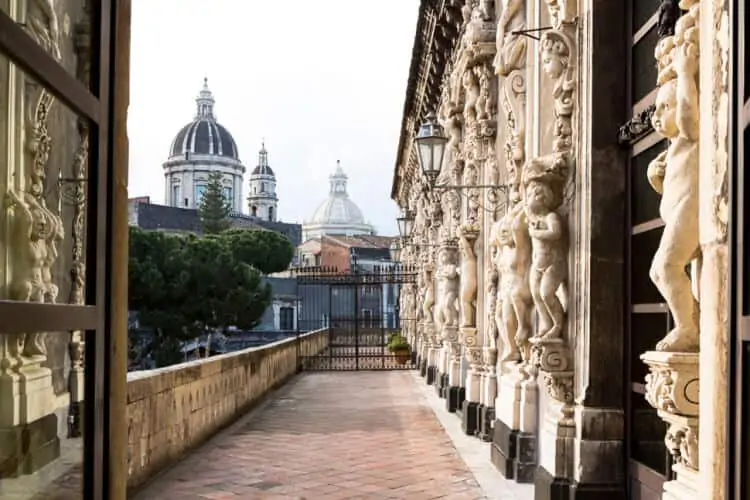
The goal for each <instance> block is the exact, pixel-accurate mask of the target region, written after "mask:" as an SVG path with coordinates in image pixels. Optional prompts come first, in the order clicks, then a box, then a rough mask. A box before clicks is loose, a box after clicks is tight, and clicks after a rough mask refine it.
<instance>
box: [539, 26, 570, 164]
mask: <svg viewBox="0 0 750 500" xmlns="http://www.w3.org/2000/svg"><path fill="white" fill-rule="evenodd" d="M541 53H542V69H543V70H544V73H545V74H546V75H547V76H548V77H549V78H550V79H552V81H553V82H554V86H553V89H552V97H553V98H554V111H555V128H554V131H553V135H554V138H553V149H554V150H555V151H569V150H570V149H571V148H572V147H573V143H572V133H573V131H572V128H571V117H572V116H573V105H574V100H573V93H574V91H575V87H576V78H577V76H576V66H575V63H574V60H573V57H572V56H573V41H572V40H571V39H570V37H569V36H568V35H567V34H566V33H565V32H563V31H558V30H551V31H547V32H545V33H544V35H542V39H541Z"/></svg>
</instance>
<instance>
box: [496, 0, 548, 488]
mask: <svg viewBox="0 0 750 500" xmlns="http://www.w3.org/2000/svg"><path fill="white" fill-rule="evenodd" d="M532 24H535V23H532ZM527 27H528V22H527V2H525V1H523V0H512V1H509V2H505V3H504V4H503V9H502V11H501V12H500V13H499V16H498V25H497V36H496V44H497V55H496V56H495V60H494V62H493V66H494V70H495V73H496V74H497V76H498V77H499V87H500V89H499V92H498V94H499V103H500V112H501V119H502V126H501V127H500V130H499V132H498V135H499V136H500V137H501V140H502V141H501V153H500V155H499V156H500V158H501V159H502V169H501V171H502V173H503V175H502V176H501V178H502V179H503V181H504V182H503V183H504V184H505V186H506V188H507V189H508V190H509V191H510V192H509V193H506V194H507V195H508V196H507V198H506V199H504V200H503V201H504V202H505V203H504V207H503V208H504V210H503V211H502V212H501V213H500V215H501V217H500V219H499V220H498V221H497V222H495V223H494V224H493V225H492V227H491V229H490V235H489V238H490V243H489V245H490V247H491V248H492V251H493V265H494V267H495V269H496V272H497V274H498V278H497V279H498V286H497V295H496V303H495V307H494V309H495V314H494V317H493V320H494V322H495V324H496V325H497V326H496V330H497V335H498V340H497V351H498V354H497V356H496V358H497V362H498V364H497V369H496V370H495V371H496V373H497V381H496V385H497V396H496V398H495V404H494V406H495V417H496V419H495V422H494V425H493V433H492V446H491V448H490V455H491V458H492V461H493V463H494V464H495V466H496V467H497V468H498V470H500V472H501V473H502V474H503V475H504V476H505V477H506V478H509V479H515V480H517V481H520V482H528V481H531V480H532V478H533V471H534V469H535V464H536V453H535V450H536V431H537V427H536V421H537V384H536V381H535V378H534V377H529V376H528V373H527V369H526V367H527V365H528V363H529V362H530V349H529V344H528V339H529V336H530V331H531V310H532V304H531V292H530V290H529V284H528V281H529V275H528V272H529V264H530V260H531V241H530V239H529V235H528V227H527V226H528V224H527V222H526V219H525V214H524V205H523V203H522V199H521V195H522V188H521V169H522V167H523V165H524V163H525V161H526V144H527V142H528V134H527V133H526V122H527V106H526V87H527V73H528V66H529V65H528V62H527V59H528V58H529V57H534V56H535V54H534V51H533V50H532V51H529V50H528V44H529V43H532V42H531V39H530V38H528V37H526V36H523V35H522V34H519V33H517V32H518V31H522V30H524V29H526V28H527Z"/></svg>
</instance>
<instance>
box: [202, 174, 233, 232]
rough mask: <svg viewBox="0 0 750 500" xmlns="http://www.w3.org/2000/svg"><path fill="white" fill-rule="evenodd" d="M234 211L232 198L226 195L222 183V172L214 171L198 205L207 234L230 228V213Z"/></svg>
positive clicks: (204, 230)
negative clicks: (228, 198) (227, 197)
mask: <svg viewBox="0 0 750 500" xmlns="http://www.w3.org/2000/svg"><path fill="white" fill-rule="evenodd" d="M231 212H232V204H231V202H230V200H227V199H226V198H225V197H224V188H223V186H222V185H221V174H220V173H218V172H214V173H212V174H210V175H209V176H208V184H206V190H205V191H204V192H203V197H202V198H201V200H200V204H199V205H198V214H199V217H200V221H201V226H202V227H203V232H204V233H206V234H217V233H220V232H222V231H225V230H227V229H229V227H230V226H231V222H230V220H229V214H230V213H231Z"/></svg>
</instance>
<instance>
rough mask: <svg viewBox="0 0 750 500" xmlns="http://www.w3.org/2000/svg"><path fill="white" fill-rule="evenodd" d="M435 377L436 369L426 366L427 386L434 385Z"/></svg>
mask: <svg viewBox="0 0 750 500" xmlns="http://www.w3.org/2000/svg"><path fill="white" fill-rule="evenodd" d="M436 375H437V367H436V366H428V367H427V385H432V384H434V383H435V378H436Z"/></svg>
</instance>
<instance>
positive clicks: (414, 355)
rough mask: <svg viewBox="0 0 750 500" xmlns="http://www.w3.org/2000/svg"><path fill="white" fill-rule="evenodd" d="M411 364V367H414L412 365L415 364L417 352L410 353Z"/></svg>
mask: <svg viewBox="0 0 750 500" xmlns="http://www.w3.org/2000/svg"><path fill="white" fill-rule="evenodd" d="M411 364H412V366H414V365H416V364H417V351H412V352H411ZM417 366H419V365H417Z"/></svg>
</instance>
